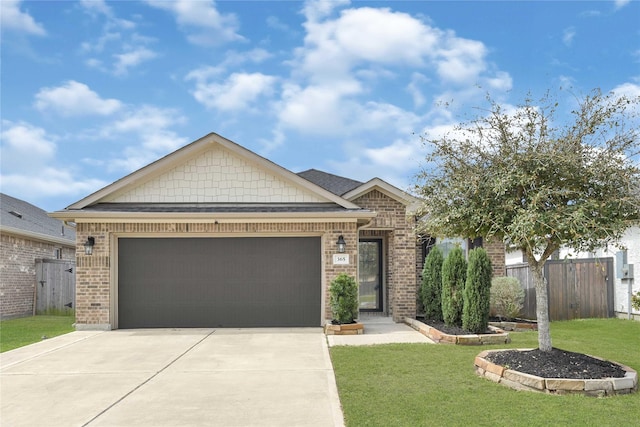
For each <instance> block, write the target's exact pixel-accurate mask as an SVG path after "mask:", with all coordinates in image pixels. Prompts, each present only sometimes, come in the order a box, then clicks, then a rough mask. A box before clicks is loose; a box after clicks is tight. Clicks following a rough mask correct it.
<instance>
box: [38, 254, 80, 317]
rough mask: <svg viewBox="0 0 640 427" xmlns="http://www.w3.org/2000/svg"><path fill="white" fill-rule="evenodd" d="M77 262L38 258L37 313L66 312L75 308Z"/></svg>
mask: <svg viewBox="0 0 640 427" xmlns="http://www.w3.org/2000/svg"><path fill="white" fill-rule="evenodd" d="M75 269H76V264H75V262H73V261H65V260H59V259H36V302H35V311H36V313H37V314H44V313H56V314H66V313H69V312H71V310H72V309H74V308H75V306H76V304H75V302H76V301H75V299H76V274H75Z"/></svg>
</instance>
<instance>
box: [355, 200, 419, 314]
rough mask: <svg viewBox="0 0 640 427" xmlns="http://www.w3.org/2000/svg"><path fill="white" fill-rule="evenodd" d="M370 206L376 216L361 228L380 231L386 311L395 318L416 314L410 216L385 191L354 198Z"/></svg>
mask: <svg viewBox="0 0 640 427" xmlns="http://www.w3.org/2000/svg"><path fill="white" fill-rule="evenodd" d="M353 202H354V203H355V204H357V205H358V206H361V207H363V208H367V209H370V210H373V211H375V212H376V213H377V217H376V218H374V219H373V221H372V222H371V224H370V225H369V226H367V228H364V229H363V230H362V233H363V237H367V236H369V235H371V234H370V233H372V232H373V231H374V230H368V229H378V230H377V231H383V232H384V235H385V237H386V241H387V247H386V277H385V279H386V293H385V295H386V297H387V298H388V301H387V306H388V310H389V315H391V316H392V317H393V320H395V321H396V322H399V321H402V319H404V318H405V317H411V318H414V317H415V315H416V270H415V269H416V249H415V248H416V237H415V233H414V226H415V222H414V220H413V217H411V216H407V211H406V207H405V206H404V205H403V204H402V203H400V202H398V201H397V200H395V199H393V198H391V197H389V196H387V195H386V194H384V193H382V192H380V191H378V190H372V191H370V192H369V193H367V194H365V195H363V196H361V197H359V198H357V199H356V200H354V201H353Z"/></svg>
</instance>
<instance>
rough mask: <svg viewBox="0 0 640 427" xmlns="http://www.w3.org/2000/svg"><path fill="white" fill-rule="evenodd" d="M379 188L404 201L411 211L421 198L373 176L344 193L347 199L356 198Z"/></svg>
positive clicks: (399, 200)
mask: <svg viewBox="0 0 640 427" xmlns="http://www.w3.org/2000/svg"><path fill="white" fill-rule="evenodd" d="M373 190H378V191H380V192H381V193H382V194H385V195H386V196H388V197H391V198H392V199H394V200H397V201H398V202H400V203H402V204H403V205H405V206H407V209H408V210H409V211H413V210H415V208H417V206H418V203H419V200H418V198H416V197H414V196H412V195H411V194H409V193H407V192H405V191H402V190H400V189H399V188H397V187H394V186H393V185H391V184H389V183H388V182H386V181H383V180H381V179H380V178H373V179H371V180H369V181H367V182H365V183H364V184H362V185H361V186H359V187H356V188H354V189H353V190H351V191H349V192H347V193H345V194H343V195H342V197H344V198H345V199H347V200H355V199H357V198H358V197H360V196H362V195H364V194H366V193H369V192H370V191H373Z"/></svg>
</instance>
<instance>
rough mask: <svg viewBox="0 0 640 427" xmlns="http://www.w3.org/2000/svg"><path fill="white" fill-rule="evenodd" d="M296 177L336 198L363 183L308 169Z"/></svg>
mask: <svg viewBox="0 0 640 427" xmlns="http://www.w3.org/2000/svg"><path fill="white" fill-rule="evenodd" d="M298 176H300V177H302V178H304V179H306V180H307V181H310V182H312V183H314V184H316V185H318V186H320V187H322V188H324V189H325V190H327V191H330V192H332V193H333V194H335V195H337V196H342V195H343V194H346V193H348V192H349V191H351V190H353V189H354V188H358V187H360V186H361V185H362V184H363V183H362V182H360V181H356V180H354V179H349V178H345V177H342V176H338V175H333V174H331V173H327V172H322V171H319V170H317V169H309V170H306V171H303V172H299V173H298Z"/></svg>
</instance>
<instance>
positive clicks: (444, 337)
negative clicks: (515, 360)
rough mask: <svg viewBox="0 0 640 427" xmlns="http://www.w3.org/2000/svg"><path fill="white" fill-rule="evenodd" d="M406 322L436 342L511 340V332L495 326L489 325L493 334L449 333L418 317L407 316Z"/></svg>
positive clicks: (464, 343)
mask: <svg viewBox="0 0 640 427" xmlns="http://www.w3.org/2000/svg"><path fill="white" fill-rule="evenodd" d="M404 322H405V323H406V324H407V325H409V326H411V327H412V328H413V329H415V330H416V331H418V332H420V333H421V334H422V335H424V336H426V337H427V338H429V339H430V340H432V341H433V342H436V343H443V344H456V345H483V344H508V343H510V342H511V337H509V333H508V332H505V331H503V330H502V329H499V328H496V327H494V326H489V329H491V330H492V331H493V332H494V333H492V334H469V335H449V334H445V333H444V332H441V331H439V330H437V329H436V328H433V327H431V326H429V325H427V324H424V323H422V322H420V321H419V320H416V319H411V318H405V319H404Z"/></svg>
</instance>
